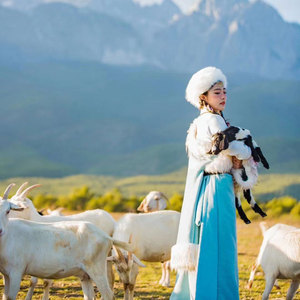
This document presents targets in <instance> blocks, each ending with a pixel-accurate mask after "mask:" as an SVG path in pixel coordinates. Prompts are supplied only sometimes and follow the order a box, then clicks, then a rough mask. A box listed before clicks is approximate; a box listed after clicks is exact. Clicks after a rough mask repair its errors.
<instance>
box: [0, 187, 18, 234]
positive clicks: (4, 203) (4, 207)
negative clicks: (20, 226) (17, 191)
mask: <svg viewBox="0 0 300 300" xmlns="http://www.w3.org/2000/svg"><path fill="white" fill-rule="evenodd" d="M14 185H15V184H14V183H11V184H10V185H9V186H8V187H7V188H6V190H5V192H4V196H3V198H2V199H1V200H0V236H2V235H3V234H4V233H5V227H6V224H7V222H8V214H9V213H10V212H11V211H12V210H16V211H20V210H23V208H22V207H20V206H18V205H16V204H14V203H11V202H10V201H8V195H9V191H10V189H11V188H12V187H13V186H14Z"/></svg>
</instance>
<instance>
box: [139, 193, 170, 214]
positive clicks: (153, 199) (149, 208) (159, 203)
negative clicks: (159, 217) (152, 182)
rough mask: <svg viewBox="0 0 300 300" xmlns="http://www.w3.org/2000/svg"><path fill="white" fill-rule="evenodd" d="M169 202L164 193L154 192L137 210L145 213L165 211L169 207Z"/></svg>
mask: <svg viewBox="0 0 300 300" xmlns="http://www.w3.org/2000/svg"><path fill="white" fill-rule="evenodd" d="M167 202H168V198H167V197H166V196H165V195H164V194H163V193H162V192H158V191H152V192H150V193H149V194H148V195H147V196H146V197H145V198H144V200H143V201H142V203H141V204H140V206H139V207H138V208H137V210H138V211H141V212H145V213H148V212H153V211H158V210H163V209H165V208H166V207H167Z"/></svg>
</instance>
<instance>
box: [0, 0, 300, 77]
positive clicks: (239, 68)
mask: <svg viewBox="0 0 300 300" xmlns="http://www.w3.org/2000/svg"><path fill="white" fill-rule="evenodd" d="M0 1H1V3H2V6H0V42H1V47H2V51H1V54H0V61H2V62H4V61H5V62H6V63H8V62H9V61H10V60H11V61H14V62H16V61H43V60H57V59H59V60H73V61H74V60H80V61H98V62H101V63H107V64H115V65H123V64H126V65H139V64H146V65H155V66H159V67H161V68H163V69H166V70H175V71H178V72H194V71H195V70H197V69H199V68H201V67H204V66H207V65H217V66H220V67H222V68H224V70H225V71H227V72H231V73H235V72H243V73H250V74H257V75H260V76H263V77H268V78H285V77H287V78H296V77H299V75H300V25H297V24H291V23H286V22H285V21H283V19H282V18H281V17H280V15H279V14H278V12H277V11H276V10H275V9H273V8H272V7H271V6H269V5H267V4H266V3H264V2H262V1H260V0H257V1H251V2H249V1H247V0H202V1H199V2H198V5H197V6H195V7H194V10H193V11H190V13H187V14H183V13H182V12H181V11H180V9H179V8H178V6H176V5H175V4H174V2H173V1H171V0H164V1H163V2H162V3H161V4H154V5H152V6H142V5H140V4H138V3H137V2H136V1H133V0H77V1H75V2H74V3H75V4H76V6H74V5H70V4H66V3H59V2H57V3H44V2H45V1H47V2H52V0H28V1H24V0H0ZM67 1H68V0H64V2H67ZM24 3H26V7H25V5H24ZM22 5H23V6H22ZM16 7H18V8H19V9H21V8H22V9H23V10H26V12H24V11H22V10H14V9H13V8H16Z"/></svg>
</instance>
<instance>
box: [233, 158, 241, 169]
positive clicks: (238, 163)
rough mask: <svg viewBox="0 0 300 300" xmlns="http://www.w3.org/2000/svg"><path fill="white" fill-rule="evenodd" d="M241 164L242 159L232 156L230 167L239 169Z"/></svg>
mask: <svg viewBox="0 0 300 300" xmlns="http://www.w3.org/2000/svg"><path fill="white" fill-rule="evenodd" d="M242 166H243V164H242V161H241V160H239V159H237V158H236V157H235V156H232V167H233V168H234V169H240V168H241V167H242Z"/></svg>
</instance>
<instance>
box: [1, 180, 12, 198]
mask: <svg viewBox="0 0 300 300" xmlns="http://www.w3.org/2000/svg"><path fill="white" fill-rule="evenodd" d="M13 186H15V183H11V184H10V185H9V186H8V187H7V188H6V190H5V192H4V195H3V198H2V199H3V200H7V199H8V195H9V192H10V190H11V188H12V187H13Z"/></svg>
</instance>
